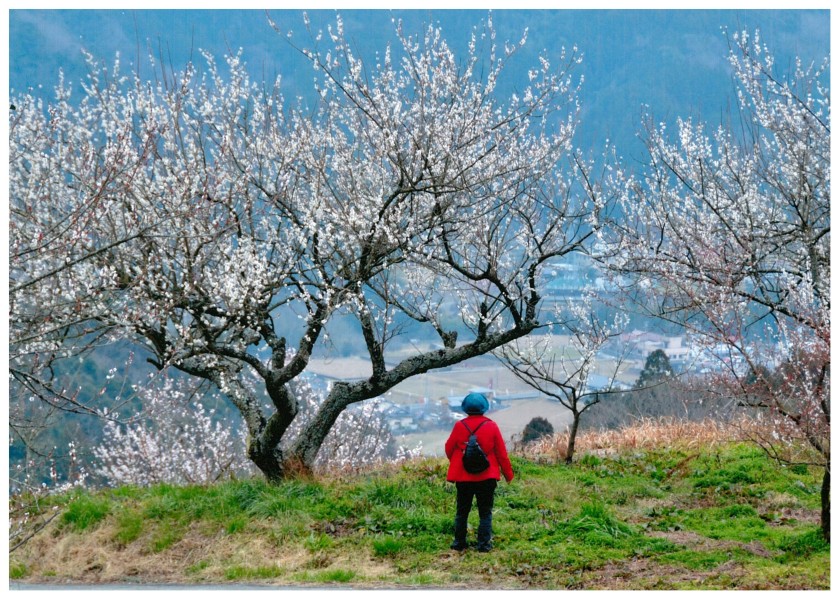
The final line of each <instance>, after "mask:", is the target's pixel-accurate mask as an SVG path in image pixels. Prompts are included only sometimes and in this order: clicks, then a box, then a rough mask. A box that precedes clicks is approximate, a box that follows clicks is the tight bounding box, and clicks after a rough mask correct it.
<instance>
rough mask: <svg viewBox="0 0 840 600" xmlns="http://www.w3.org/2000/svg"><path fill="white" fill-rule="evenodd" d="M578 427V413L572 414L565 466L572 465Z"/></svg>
mask: <svg viewBox="0 0 840 600" xmlns="http://www.w3.org/2000/svg"><path fill="white" fill-rule="evenodd" d="M578 425H580V413H579V412H576V411H573V412H572V427H571V429H569V443H568V445H567V446H566V464H567V465H570V464H572V458H573V457H574V455H575V440H576V439H577V432H578Z"/></svg>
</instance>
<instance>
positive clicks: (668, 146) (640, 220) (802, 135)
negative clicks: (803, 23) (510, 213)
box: [612, 32, 831, 537]
mask: <svg viewBox="0 0 840 600" xmlns="http://www.w3.org/2000/svg"><path fill="white" fill-rule="evenodd" d="M729 62H730V65H731V66H732V68H733V70H734V75H735V81H736V83H737V85H738V101H739V106H740V115H741V119H740V128H737V126H736V125H735V124H731V125H729V126H721V127H719V128H717V129H716V130H715V131H714V132H712V133H707V131H706V128H705V127H704V126H702V125H697V124H694V123H692V122H691V121H690V120H688V121H682V120H681V121H679V123H678V128H677V136H676V137H677V139H676V141H673V142H672V141H670V140H669V139H668V135H667V132H666V127H665V126H664V125H661V126H654V125H653V124H652V123H650V124H649V125H648V127H647V147H648V151H649V155H650V161H649V163H648V165H647V168H646V170H645V172H644V175H643V177H642V178H640V179H637V178H635V177H634V176H631V175H629V174H627V173H625V172H620V171H616V172H615V173H614V179H612V183H614V184H615V190H617V193H621V194H622V195H623V200H622V207H623V211H624V213H625V214H626V217H627V218H626V220H625V221H624V222H623V228H622V229H621V230H620V231H619V232H618V233H619V236H620V237H621V244H622V251H621V252H620V253H619V254H618V255H617V258H616V259H615V262H614V265H615V266H616V267H617V268H618V269H620V270H621V271H623V272H624V273H632V274H635V275H636V276H637V277H636V278H635V279H634V283H635V284H636V290H642V291H643V292H645V293H643V294H640V295H639V299H640V301H642V302H644V303H646V305H647V306H648V308H649V309H650V310H651V312H653V313H654V314H657V315H659V316H662V317H663V318H666V319H668V320H671V321H674V322H678V323H680V324H681V325H684V326H686V327H688V328H689V330H690V331H692V332H693V333H696V334H698V335H699V336H700V337H699V338H698V339H704V340H705V341H706V344H707V346H708V347H709V349H710V350H712V353H711V354H712V355H714V356H717V357H718V358H719V359H720V362H721V368H720V370H719V372H718V375H717V379H719V381H718V383H720V384H721V389H726V390H728V393H729V394H730V397H731V398H733V400H734V401H735V402H737V403H739V404H741V405H742V406H743V407H746V408H749V409H751V410H757V411H759V414H762V415H764V416H765V417H766V418H767V419H769V423H770V425H771V426H772V431H773V435H772V436H771V438H770V439H764V440H760V441H761V442H762V443H763V444H764V445H765V446H766V447H768V449H772V451H773V452H774V453H775V454H776V455H777V456H780V457H784V456H788V457H789V458H790V453H789V449H790V448H791V444H790V442H791V441H792V439H794V438H800V439H803V440H806V441H807V443H808V444H809V446H810V448H811V449H812V450H813V451H814V453H815V456H816V461H817V463H819V464H821V465H823V466H824V468H825V475H824V481H823V530H824V533H825V535H826V537H827V536H828V534H829V519H828V510H829V497H828V489H829V479H830V447H829V437H830V436H829V423H830V402H829V383H830V352H829V348H830V339H829V338H830V296H829V287H830V263H829V261H830V259H829V247H830V231H831V229H830V222H829V213H830V197H831V193H830V192H831V187H830V178H829V167H830V118H831V117H830V95H829V90H828V87H827V77H828V59H826V60H825V62H824V63H823V64H822V65H819V66H817V67H814V66H813V65H812V66H807V65H802V64H801V63H799V62H797V63H796V64H795V67H794V69H793V71H792V72H791V73H790V74H789V75H788V76H786V77H782V76H780V75H779V74H778V73H777V69H776V66H775V64H774V61H773V57H772V55H771V54H770V53H769V52H768V50H767V48H766V47H765V46H763V45H762V44H761V42H760V38H759V35H758V34H757V33H756V34H755V35H754V36H750V35H748V34H747V33H746V32H744V33H739V34H737V35H735V36H733V37H732V38H731V44H730V55H729ZM780 370H781V373H782V377H781V379H779V378H776V377H775V376H774V373H779V372H780ZM811 460H814V458H813V457H812V459H811Z"/></svg>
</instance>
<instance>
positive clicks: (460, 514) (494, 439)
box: [445, 392, 513, 552]
mask: <svg viewBox="0 0 840 600" xmlns="http://www.w3.org/2000/svg"><path fill="white" fill-rule="evenodd" d="M488 408H490V404H489V403H488V402H487V398H485V397H484V395H483V394H479V393H476V392H472V393H470V394H468V395H467V396H466V397H465V398H464V400H463V401H462V402H461V409H462V410H463V411H464V412H465V413H467V416H466V418H464V419H462V420H461V421H458V422H457V423H455V426H454V427H453V428H452V433H450V434H449V438H448V439H447V440H446V444H445V450H446V456H447V458H449V469H448V471H447V473H446V480H447V481H451V482H454V483H455V489H456V492H457V495H456V507H455V540H454V541H453V542H452V545H451V546H450V548H452V549H453V550H466V549H467V517H468V516H469V514H470V510H471V509H472V503H473V498H475V500H476V505H477V507H478V519H479V521H478V532H477V537H478V551H479V552H489V551H490V549H491V548H492V547H493V543H492V540H493V498H494V496H495V493H496V484H497V483H498V481H499V480H500V479H501V476H502V475H504V477H505V480H506V481H508V482H510V481H512V480H513V468H512V467H511V464H510V459H509V458H508V453H507V448H506V447H505V441H504V438H502V432H501V431H499V426H498V425H497V424H496V423H495V421H493V420H492V419H490V418H488V417H485V416H484V413H485V412H487V409H488ZM470 431H472V432H474V433H475V437H476V440H477V441H478V444H479V446H481V449H482V450H484V453H485V454H486V455H487V459H488V462H489V463H490V466H489V467H487V469H485V470H484V471H482V472H481V473H478V474H472V473H468V472H467V471H466V469H464V464H463V455H464V448H465V447H466V445H467V441H468V440H469V438H470V435H471V434H470Z"/></svg>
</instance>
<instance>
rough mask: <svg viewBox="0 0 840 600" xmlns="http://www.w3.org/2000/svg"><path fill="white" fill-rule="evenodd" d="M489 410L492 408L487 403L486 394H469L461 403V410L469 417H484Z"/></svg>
mask: <svg viewBox="0 0 840 600" xmlns="http://www.w3.org/2000/svg"><path fill="white" fill-rule="evenodd" d="M488 408H490V403H489V402H487V398H485V397H484V394H479V393H478V392H472V393H470V394H467V396H466V398H464V400H463V402H461V410H463V411H464V412H465V413H467V414H468V415H483V414H484V413H486V412H487V409H488Z"/></svg>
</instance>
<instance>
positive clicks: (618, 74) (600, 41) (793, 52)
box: [7, 3, 830, 147]
mask: <svg viewBox="0 0 840 600" xmlns="http://www.w3.org/2000/svg"><path fill="white" fill-rule="evenodd" d="M429 5H435V4H434V3H430V4H429ZM227 6H229V4H227ZM340 12H341V15H342V17H343V19H344V22H345V29H346V31H347V34H348V37H349V38H350V39H352V40H354V42H355V43H356V44H357V45H358V48H359V52H360V54H362V55H368V56H372V55H373V53H374V52H375V51H382V50H383V49H384V48H385V46H386V44H387V42H388V41H392V40H393V25H392V23H391V20H392V18H396V19H401V20H403V21H404V22H405V27H406V28H407V29H409V30H410V31H418V32H419V31H421V30H422V27H423V25H424V24H426V23H428V22H430V21H431V22H434V23H436V24H439V25H440V26H441V27H442V29H443V32H444V35H445V36H446V38H447V40H449V41H450V42H451V44H452V46H453V47H454V48H456V49H458V48H459V47H461V48H463V47H464V45H465V43H466V39H467V37H468V35H469V33H470V31H471V29H472V27H474V26H477V25H479V23H480V22H481V21H482V20H483V19H484V18H486V16H487V9H484V8H482V9H478V10H446V9H441V8H432V9H415V10H399V11H388V10H358V9H354V8H353V5H352V4H351V5H350V6H349V7H345V8H341V9H340ZM829 14H830V13H829V11H828V10H826V9H821V10H754V9H734V10H663V9H652V10H580V9H575V10H513V9H509V8H503V9H496V10H494V11H493V15H494V17H493V19H494V24H495V25H496V27H497V29H498V36H497V37H498V39H497V41H499V42H503V41H504V40H511V41H518V40H519V39H520V37H521V34H522V31H523V30H524V29H525V28H526V27H527V28H528V44H527V45H526V52H525V53H523V56H522V57H520V59H519V60H520V61H521V62H520V63H516V64H515V65H514V69H513V70H512V71H513V77H514V78H515V77H516V71H517V70H519V71H521V72H522V73H524V72H525V71H526V70H527V68H528V67H529V66H532V65H533V64H534V62H535V61H536V58H537V55H538V53H539V52H540V51H545V52H546V55H547V56H548V57H549V58H551V57H552V56H556V55H557V54H558V52H559V49H560V48H561V47H566V48H570V47H572V46H575V45H576V46H577V48H578V49H579V51H580V52H581V53H582V54H583V56H584V62H583V64H582V65H581V66H580V68H579V70H578V71H577V72H578V73H579V74H580V75H583V76H584V87H583V92H582V95H581V104H582V107H583V110H584V112H583V115H582V117H583V122H582V125H581V127H580V129H579V136H578V138H577V143H578V144H579V145H581V146H584V147H587V146H588V147H598V146H600V144H601V143H603V141H604V139H606V138H610V139H613V140H617V141H618V142H619V143H623V144H629V143H630V142H628V140H631V139H632V138H633V136H634V133H635V131H636V130H637V129H638V126H639V123H640V119H641V114H642V112H643V106H645V105H647V106H649V107H650V108H649V109H647V110H649V111H650V112H651V113H652V114H653V115H654V116H656V117H657V118H658V119H661V120H665V121H673V119H674V118H676V117H677V116H702V117H703V118H704V120H709V121H713V122H715V123H716V122H717V121H718V120H720V119H721V118H723V117H722V115H723V114H724V113H725V111H726V110H727V109H728V107H729V105H730V104H731V100H732V95H731V91H732V86H731V83H730V79H729V75H728V68H727V64H726V52H727V46H726V38H725V36H724V34H723V33H722V28H725V29H727V30H728V31H730V32H733V33H734V32H735V31H739V30H743V29H746V30H748V31H749V32H750V33H752V32H754V31H755V30H756V29H758V30H760V31H761V36H762V38H763V40H764V41H766V43H767V44H768V45H769V47H770V48H771V50H772V51H773V52H774V53H775V55H776V57H777V62H778V64H779V65H780V66H783V67H784V66H786V65H788V64H790V61H791V60H792V59H793V57H794V56H797V55H799V56H802V57H803V58H805V59H806V60H808V61H811V60H819V59H821V58H822V57H823V56H825V55H827V54H828V52H829V29H830V28H829V25H830V23H829V21H830V18H829ZM310 15H311V16H312V22H313V28H319V27H324V26H325V25H326V24H327V23H329V22H331V21H332V20H333V19H334V16H335V11H333V10H322V11H310ZM271 16H272V18H274V19H275V20H276V21H277V22H278V23H279V24H280V25H281V27H282V28H283V30H284V31H285V30H293V31H294V36H295V38H294V39H296V40H299V41H303V40H304V39H305V37H306V32H305V28H304V25H303V20H302V16H301V10H299V9H298V10H280V11H278V10H272V11H271ZM8 47H9V85H8V87H7V90H12V91H13V93H19V92H24V91H26V90H27V89H28V88H33V89H35V90H36V91H37V92H38V93H41V94H44V95H45V96H49V94H50V91H51V89H52V87H53V86H54V85H55V83H56V82H57V80H58V72H59V68H62V69H63V70H64V73H65V76H66V78H67V79H68V80H69V81H72V82H74V83H76V82H78V81H80V80H82V79H83V78H84V76H85V73H86V67H85V64H84V60H83V57H82V53H81V49H82V48H85V49H86V50H88V51H90V52H91V53H92V54H93V55H95V56H96V57H97V58H99V59H101V60H103V61H105V62H111V61H112V60H113V58H114V56H115V54H116V53H117V52H119V53H120V56H121V63H122V65H123V69H124V70H126V71H127V70H130V69H132V68H134V67H135V66H136V65H138V64H139V65H140V69H141V74H143V75H144V76H151V70H150V69H149V68H148V65H147V63H146V60H145V57H146V56H147V55H148V53H149V50H150V49H151V51H152V52H153V53H154V54H155V55H157V56H162V57H163V58H164V59H165V60H166V61H167V62H170V63H171V64H172V65H173V66H174V67H175V69H176V70H180V69H181V68H183V66H184V65H185V64H186V62H187V61H189V60H193V61H194V62H196V63H197V64H198V65H199V66H203V64H204V59H203V58H202V56H201V55H200V53H199V49H204V50H208V51H210V52H211V53H212V54H214V55H216V56H217V57H221V56H222V55H223V54H226V53H228V52H230V51H234V52H235V51H237V50H238V49H239V48H242V51H243V57H244V59H245V61H246V62H247V63H248V65H249V69H250V71H251V73H252V75H253V76H254V77H257V78H266V79H272V80H273V79H274V77H275V76H276V75H277V74H278V73H280V74H282V76H283V81H284V86H285V90H284V91H285V92H286V93H287V94H289V90H292V91H293V94H294V95H298V94H302V95H305V94H306V93H308V90H309V89H310V88H311V81H312V73H311V68H310V67H309V65H308V64H307V63H306V62H305V61H304V60H303V59H302V58H301V56H300V55H298V54H296V53H295V52H294V51H293V50H292V49H291V48H290V47H289V46H288V45H287V44H285V43H284V41H283V39H282V37H280V36H278V35H277V33H276V32H275V31H274V30H272V28H271V27H270V26H269V24H268V21H267V18H266V15H265V12H264V11H262V10H256V9H254V10H233V9H228V10H136V9H135V10H131V9H115V10H52V9H51V10H21V9H13V10H11V11H10V12H9V45H8ZM462 55H463V54H461V56H462ZM138 60H139V62H138ZM514 85H515V83H514ZM39 86H42V88H40V91H39Z"/></svg>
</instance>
